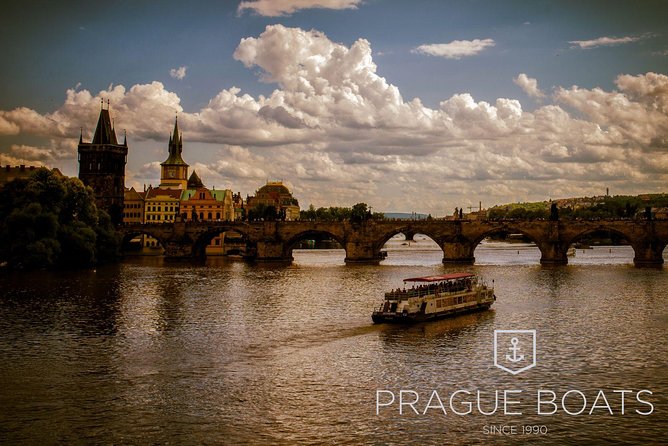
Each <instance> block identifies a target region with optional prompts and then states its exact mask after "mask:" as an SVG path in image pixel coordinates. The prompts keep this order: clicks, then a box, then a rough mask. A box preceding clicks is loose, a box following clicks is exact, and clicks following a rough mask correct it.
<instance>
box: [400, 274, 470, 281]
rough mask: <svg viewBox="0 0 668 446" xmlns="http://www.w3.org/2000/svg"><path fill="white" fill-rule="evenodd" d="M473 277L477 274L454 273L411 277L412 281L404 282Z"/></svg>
mask: <svg viewBox="0 0 668 446" xmlns="http://www.w3.org/2000/svg"><path fill="white" fill-rule="evenodd" d="M473 276H475V274H472V273H452V274H442V275H440V276H425V277H411V278H410V279H404V282H442V281H444V280H454V279H465V278H467V277H473Z"/></svg>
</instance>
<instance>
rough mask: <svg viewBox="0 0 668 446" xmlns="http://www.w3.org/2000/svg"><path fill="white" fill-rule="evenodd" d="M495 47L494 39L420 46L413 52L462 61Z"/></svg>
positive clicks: (454, 41)
mask: <svg viewBox="0 0 668 446" xmlns="http://www.w3.org/2000/svg"><path fill="white" fill-rule="evenodd" d="M494 45H496V42H494V40H492V39H473V40H453V41H452V42H450V43H431V44H425V45H420V46H418V47H417V48H414V49H413V50H411V52H413V53H419V54H428V55H430V56H438V57H445V58H446V59H461V58H462V57H466V56H475V55H476V54H478V53H480V52H481V51H482V50H484V49H485V48H489V47H492V46H494Z"/></svg>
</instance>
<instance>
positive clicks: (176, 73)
mask: <svg viewBox="0 0 668 446" xmlns="http://www.w3.org/2000/svg"><path fill="white" fill-rule="evenodd" d="M186 70H188V67H187V66H185V65H184V66H182V67H178V68H172V69H171V70H169V75H170V76H171V77H173V78H174V79H178V80H181V79H183V78H184V77H186Z"/></svg>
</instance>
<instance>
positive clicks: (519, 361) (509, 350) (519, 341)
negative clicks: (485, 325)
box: [494, 330, 536, 375]
mask: <svg viewBox="0 0 668 446" xmlns="http://www.w3.org/2000/svg"><path fill="white" fill-rule="evenodd" d="M494 365H495V366H496V367H498V368H500V369H501V370H505V371H506V372H508V373H512V374H513V375H517V374H518V373H521V372H523V371H525V370H529V369H530V368H531V367H534V366H535V365H536V330H494Z"/></svg>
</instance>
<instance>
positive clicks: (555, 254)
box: [538, 242, 568, 265]
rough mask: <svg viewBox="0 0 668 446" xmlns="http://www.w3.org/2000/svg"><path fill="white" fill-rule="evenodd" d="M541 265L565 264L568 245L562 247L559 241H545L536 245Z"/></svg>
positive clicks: (566, 262)
mask: <svg viewBox="0 0 668 446" xmlns="http://www.w3.org/2000/svg"><path fill="white" fill-rule="evenodd" d="M538 248H539V249H540V264H541V265H567V264H568V247H567V248H566V249H564V248H563V246H562V244H561V243H560V242H551V243H550V242H546V243H541V244H539V245H538Z"/></svg>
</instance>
